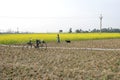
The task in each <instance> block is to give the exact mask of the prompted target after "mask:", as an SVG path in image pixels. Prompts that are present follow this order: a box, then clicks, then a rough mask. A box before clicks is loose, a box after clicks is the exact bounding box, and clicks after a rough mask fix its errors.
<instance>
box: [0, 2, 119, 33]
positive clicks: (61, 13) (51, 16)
mask: <svg viewBox="0 0 120 80" xmlns="http://www.w3.org/2000/svg"><path fill="white" fill-rule="evenodd" d="M100 14H102V15H103V28H108V27H113V28H120V0H0V31H6V30H8V29H11V30H13V31H16V30H17V27H18V28H19V31H31V32H58V31H59V30H60V29H62V30H63V31H68V30H69V28H72V29H73V31H74V30H76V29H83V30H89V29H93V28H97V29H99V16H100Z"/></svg>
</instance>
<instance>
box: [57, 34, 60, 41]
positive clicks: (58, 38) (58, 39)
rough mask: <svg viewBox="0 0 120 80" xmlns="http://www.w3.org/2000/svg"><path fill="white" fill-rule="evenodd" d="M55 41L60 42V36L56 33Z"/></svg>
mask: <svg viewBox="0 0 120 80" xmlns="http://www.w3.org/2000/svg"><path fill="white" fill-rule="evenodd" d="M57 43H60V36H59V34H57Z"/></svg>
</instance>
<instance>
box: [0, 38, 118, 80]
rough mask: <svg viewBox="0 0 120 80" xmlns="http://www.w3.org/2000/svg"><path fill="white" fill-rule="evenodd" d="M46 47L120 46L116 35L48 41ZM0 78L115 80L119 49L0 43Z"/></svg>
mask: <svg viewBox="0 0 120 80" xmlns="http://www.w3.org/2000/svg"><path fill="white" fill-rule="evenodd" d="M48 46H49V47H76V48H87V47H93V48H96V47H97V48H114V49H118V48H120V39H110V40H88V41H74V42H72V43H70V44H68V43H64V42H63V43H60V44H58V43H55V42H51V43H48ZM0 77H1V80H90V79H92V80H119V79H120V51H94V50H73V49H65V50H64V49H54V48H51V49H50V48H48V49H47V50H43V49H35V48H25V49H22V48H21V47H7V46H0Z"/></svg>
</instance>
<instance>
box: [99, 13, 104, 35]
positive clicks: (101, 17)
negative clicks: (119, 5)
mask: <svg viewBox="0 0 120 80" xmlns="http://www.w3.org/2000/svg"><path fill="white" fill-rule="evenodd" d="M99 18H100V33H101V32H102V19H103V16H102V14H100V17H99Z"/></svg>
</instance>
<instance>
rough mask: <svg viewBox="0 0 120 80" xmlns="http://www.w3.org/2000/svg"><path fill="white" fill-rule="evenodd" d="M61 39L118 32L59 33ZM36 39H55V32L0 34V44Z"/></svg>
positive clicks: (102, 36)
mask: <svg viewBox="0 0 120 80" xmlns="http://www.w3.org/2000/svg"><path fill="white" fill-rule="evenodd" d="M59 35H60V39H61V41H64V40H73V41H75V40H92V39H95V40H96V39H117V38H120V33H60V34H59ZM30 39H31V40H32V41H35V40H36V39H40V40H45V41H47V42H49V41H56V39H57V33H43V34H42V33H40V34H0V44H22V43H26V42H28V41H29V40H30Z"/></svg>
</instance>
